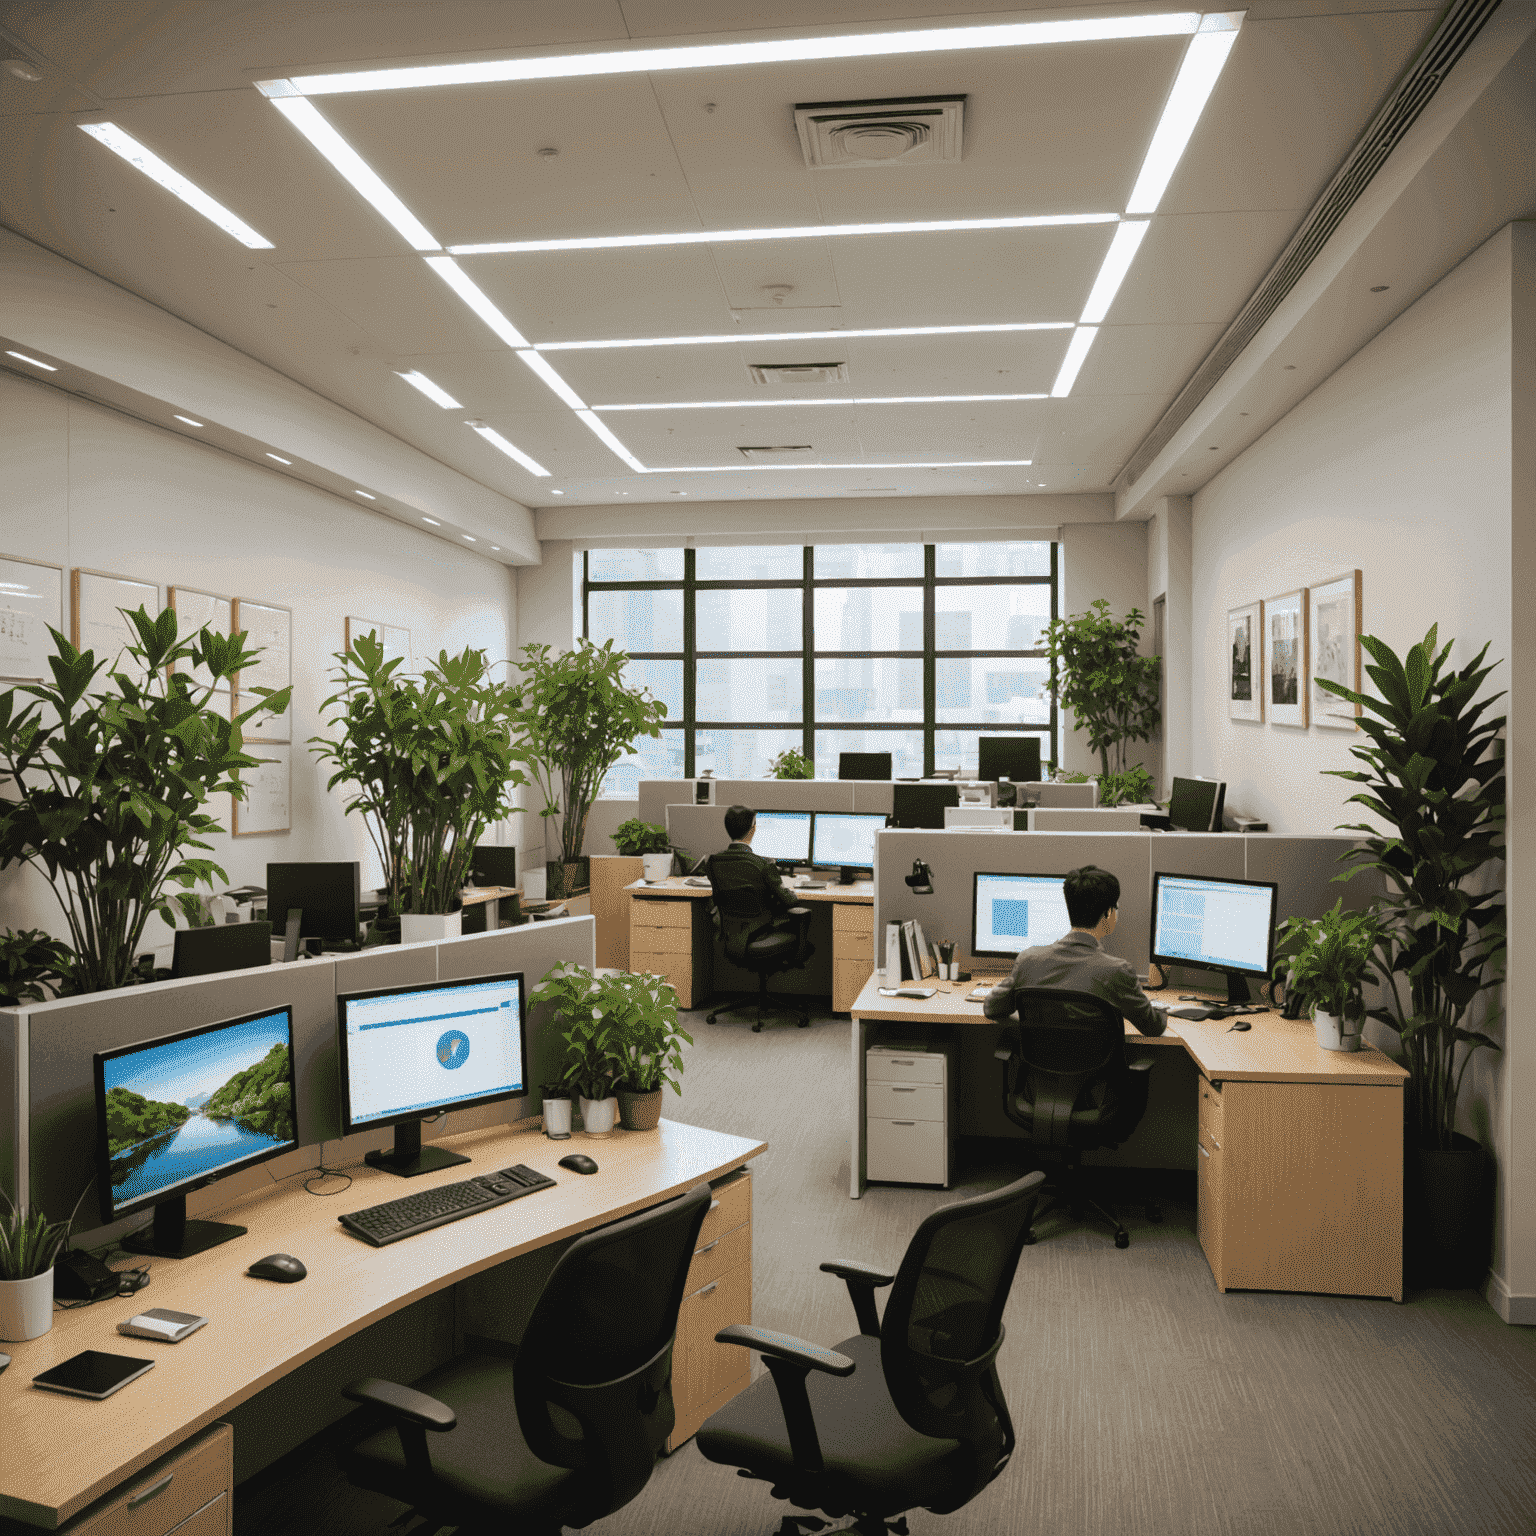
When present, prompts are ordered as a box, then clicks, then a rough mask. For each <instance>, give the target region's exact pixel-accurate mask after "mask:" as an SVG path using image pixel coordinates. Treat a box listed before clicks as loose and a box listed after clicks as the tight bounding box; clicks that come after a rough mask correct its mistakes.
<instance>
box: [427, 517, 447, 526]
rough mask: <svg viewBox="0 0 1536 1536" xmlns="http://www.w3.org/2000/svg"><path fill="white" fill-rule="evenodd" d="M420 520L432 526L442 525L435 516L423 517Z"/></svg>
mask: <svg viewBox="0 0 1536 1536" xmlns="http://www.w3.org/2000/svg"><path fill="white" fill-rule="evenodd" d="M422 522H424V523H431V525H432V526H433V527H434V528H441V527H442V526H443V525H442V524H441V523H440V522H438V520H437V519H436V518H435V517H423V518H422Z"/></svg>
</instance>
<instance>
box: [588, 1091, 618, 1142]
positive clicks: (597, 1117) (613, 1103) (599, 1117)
mask: <svg viewBox="0 0 1536 1536" xmlns="http://www.w3.org/2000/svg"><path fill="white" fill-rule="evenodd" d="M618 1113H619V1101H618V1100H617V1099H616V1098H613V1097H612V1096H611V1095H610V1096H609V1097H608V1098H606V1099H589V1098H587V1097H585V1096H583V1097H582V1100H581V1128H582V1130H584V1131H585V1132H586V1133H587V1135H588V1136H606V1135H607V1134H608V1133H609V1131H611V1130H612V1129H613V1122H614V1121H615V1119H617V1118H618Z"/></svg>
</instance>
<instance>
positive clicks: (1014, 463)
mask: <svg viewBox="0 0 1536 1536" xmlns="http://www.w3.org/2000/svg"><path fill="white" fill-rule="evenodd" d="M1033 463H1034V460H1033V459H941V460H931V461H930V460H926V459H924V460H918V459H904V460H902V461H901V462H900V463H891V462H890V461H889V460H887V461H885V462H883V463H880V464H809V463H806V464H674V465H672V466H671V467H670V468H666V469H648V470H646V471H645V473H646V474H648V475H741V474H747V473H749V472H750V471H752V470H754V469H1014V468H1020V467H1022V466H1025V465H1029V464H1033Z"/></svg>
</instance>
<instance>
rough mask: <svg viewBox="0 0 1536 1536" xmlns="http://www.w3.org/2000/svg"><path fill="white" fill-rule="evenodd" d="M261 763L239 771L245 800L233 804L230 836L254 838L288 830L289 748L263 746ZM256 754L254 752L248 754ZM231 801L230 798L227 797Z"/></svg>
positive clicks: (290, 763)
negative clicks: (243, 785)
mask: <svg viewBox="0 0 1536 1536" xmlns="http://www.w3.org/2000/svg"><path fill="white" fill-rule="evenodd" d="M260 750H261V756H262V761H261V762H260V763H258V764H257V765H256V767H254V768H242V769H241V770H240V777H241V779H242V780H243V781H244V783H245V786H246V790H245V799H244V800H235V802H234V835H235V836H236V837H256V836H259V835H261V834H262V833H269V832H287V831H289V830H290V828H291V823H292V811H291V807H290V803H289V801H290V792H291V788H292V783H293V759H292V753H293V749H292V748H291V747H280V746H265V745H263V746H262V748H261V749H260ZM251 755H252V756H253V757H254V756H255V755H256V754H255V753H254V752H253V753H252V754H251ZM231 798H233V797H231Z"/></svg>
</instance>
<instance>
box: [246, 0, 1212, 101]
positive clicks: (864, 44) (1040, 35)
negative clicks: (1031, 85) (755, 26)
mask: <svg viewBox="0 0 1536 1536" xmlns="http://www.w3.org/2000/svg"><path fill="white" fill-rule="evenodd" d="M1199 24H1200V15H1199V13H1198V12H1176V13H1174V14H1172V15H1166V16H1113V17H1103V18H1099V19H1095V20H1071V21H1026V22H1005V23H1001V24H994V25H991V26H980V27H930V28H927V29H925V30H923V31H917V32H866V33H862V34H860V33H853V34H844V35H842V36H833V37H786V38H776V39H774V40H772V41H767V42H750V43H704V44H694V45H691V46H688V47H676V48H630V49H624V50H622V51H621V50H614V51H611V52H607V53H576V54H557V55H555V56H553V57H546V58H518V59H484V60H477V61H474V62H472V63H464V64H419V65H404V66H401V67H398V68H395V69H362V70H354V71H352V72H351V73H348V74H329V75H295V76H294V78H293V80H292V81H291V82H288V81H266V82H263V88H265V86H267V85H274V84H281V85H291V88H292V89H294V90H297V91H300V92H302V93H303V94H304V95H306V96H332V95H338V94H342V93H347V92H355V91H400V90H412V89H419V88H421V87H423V86H431V85H483V84H488V83H496V82H501V81H512V80H572V79H579V78H581V77H582V76H591V75H634V74H652V73H655V72H657V71H659V70H672V69H721V68H728V67H731V66H739V65H744V64H784V63H791V62H794V63H805V62H809V61H812V60H818V59H870V58H882V57H884V58H890V57H893V56H896V55H899V54H910V53H955V52H960V51H962V50H965V49H974V48H1024V47H1031V46H1040V45H1043V44H1050V43H1081V42H1098V41H1102V40H1105V39H1110V38H1131V37H1175V36H1185V35H1188V34H1189V33H1191V32H1193V31H1194V30H1195V28H1196V27H1197V26H1199Z"/></svg>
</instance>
